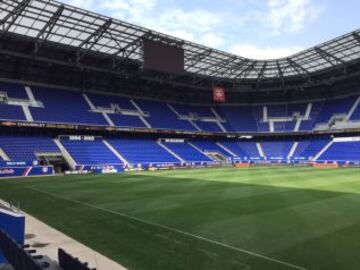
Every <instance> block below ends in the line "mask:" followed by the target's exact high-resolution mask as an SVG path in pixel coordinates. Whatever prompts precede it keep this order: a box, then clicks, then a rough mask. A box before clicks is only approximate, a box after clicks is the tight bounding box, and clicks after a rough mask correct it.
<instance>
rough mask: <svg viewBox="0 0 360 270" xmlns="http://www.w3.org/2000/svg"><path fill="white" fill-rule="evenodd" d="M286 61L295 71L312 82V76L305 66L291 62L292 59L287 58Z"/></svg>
mask: <svg viewBox="0 0 360 270" xmlns="http://www.w3.org/2000/svg"><path fill="white" fill-rule="evenodd" d="M286 60H287V61H288V63H289V64H290V66H291V67H292V68H293V69H295V70H296V71H297V72H299V73H300V74H301V75H302V76H303V77H304V78H305V79H306V80H307V81H308V82H311V75H310V72H309V71H308V70H307V69H305V68H304V67H303V66H301V65H299V64H298V63H296V62H295V61H293V60H291V59H290V58H287V59H286Z"/></svg>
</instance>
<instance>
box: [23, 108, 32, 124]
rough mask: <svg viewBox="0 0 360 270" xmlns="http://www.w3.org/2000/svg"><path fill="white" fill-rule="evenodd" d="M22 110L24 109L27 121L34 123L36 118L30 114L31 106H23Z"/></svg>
mask: <svg viewBox="0 0 360 270" xmlns="http://www.w3.org/2000/svg"><path fill="white" fill-rule="evenodd" d="M21 108H22V109H23V112H24V114H25V118H26V121H28V122H34V118H33V116H32V114H31V112H30V109H29V106H28V105H25V104H23V105H21Z"/></svg>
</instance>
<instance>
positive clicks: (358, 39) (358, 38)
mask: <svg viewBox="0 0 360 270" xmlns="http://www.w3.org/2000/svg"><path fill="white" fill-rule="evenodd" d="M352 36H353V37H354V38H355V39H356V41H357V42H358V43H359V44H360V34H359V33H357V32H353V33H352Z"/></svg>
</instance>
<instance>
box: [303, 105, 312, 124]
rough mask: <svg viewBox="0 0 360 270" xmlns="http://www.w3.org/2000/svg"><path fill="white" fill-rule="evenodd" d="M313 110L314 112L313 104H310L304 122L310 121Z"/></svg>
mask: <svg viewBox="0 0 360 270" xmlns="http://www.w3.org/2000/svg"><path fill="white" fill-rule="evenodd" d="M311 110H312V103H309V104H308V105H307V107H306V112H305V119H304V120H309V119H310V114H311Z"/></svg>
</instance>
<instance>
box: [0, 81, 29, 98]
mask: <svg viewBox="0 0 360 270" xmlns="http://www.w3.org/2000/svg"><path fill="white" fill-rule="evenodd" d="M0 92H6V93H7V96H8V97H9V98H19V99H28V96H27V94H26V91H25V87H24V85H21V84H16V83H2V82H0Z"/></svg>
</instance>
